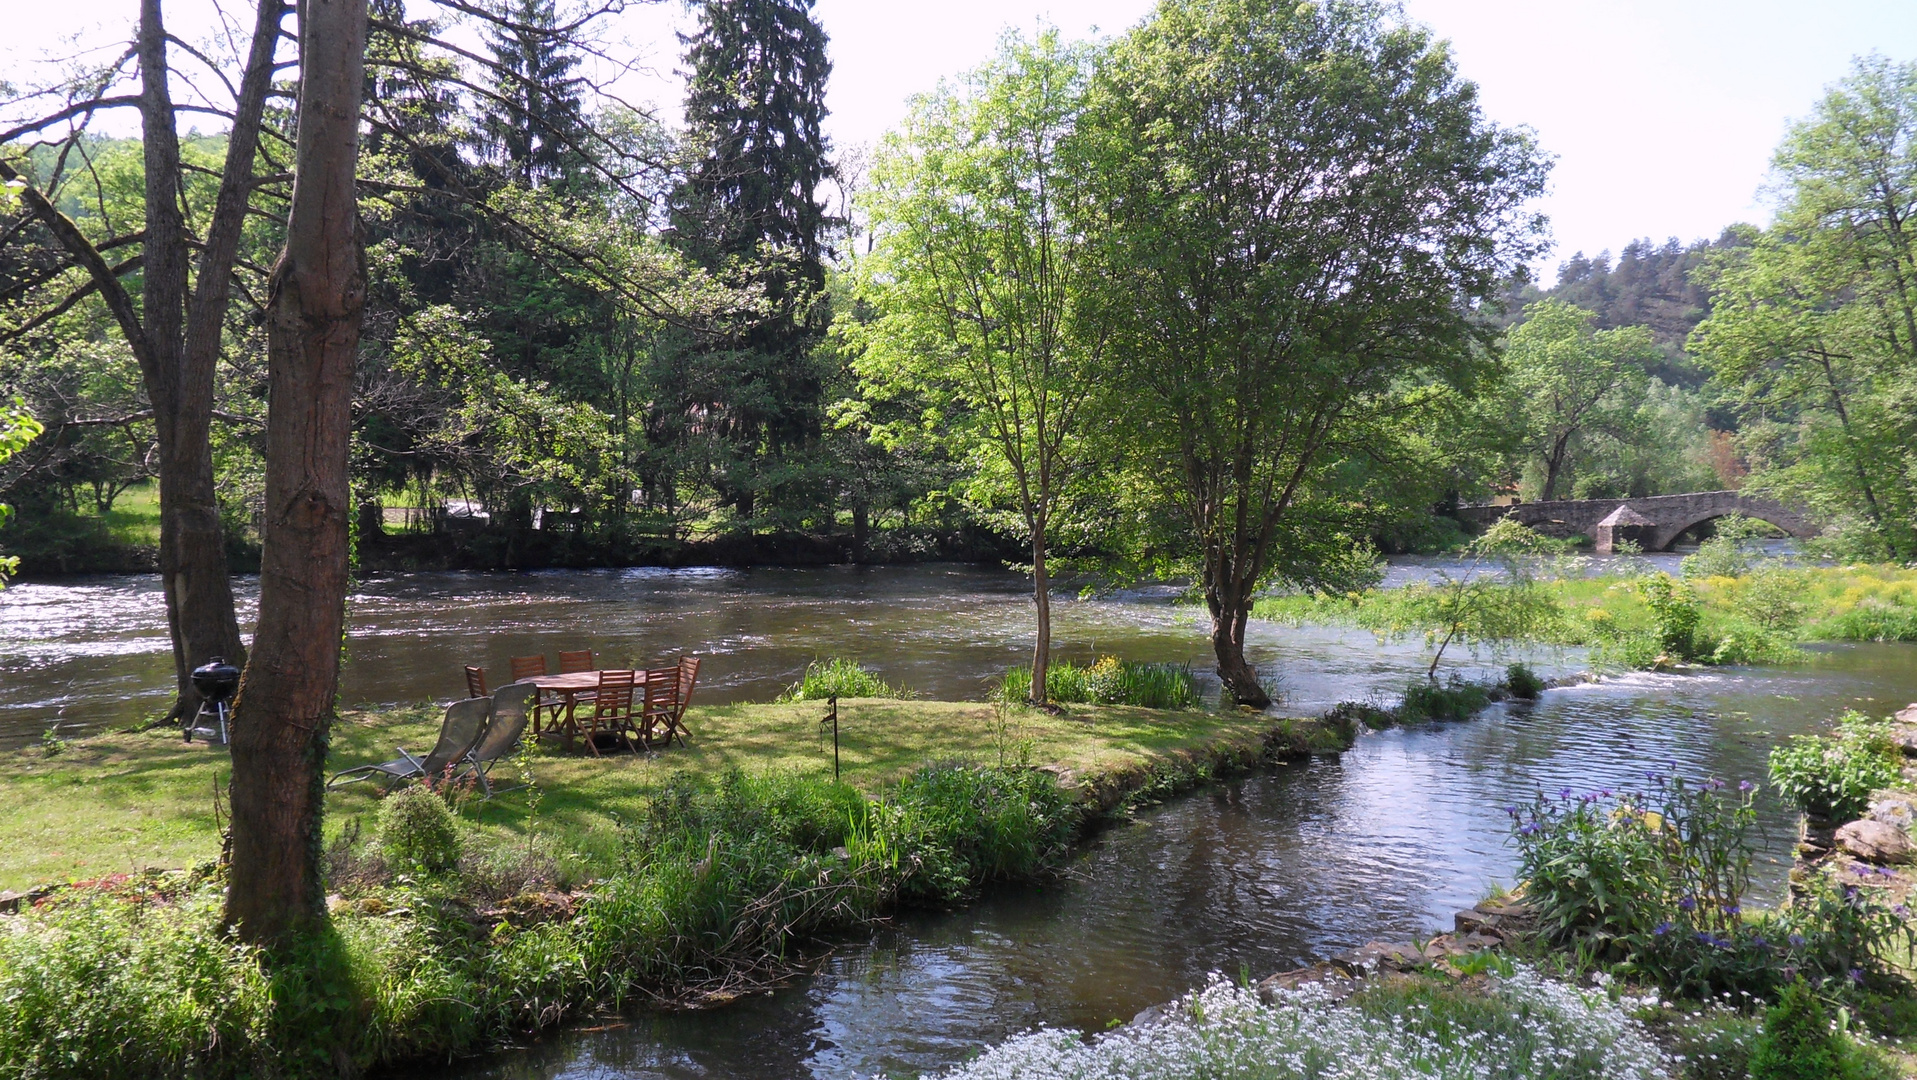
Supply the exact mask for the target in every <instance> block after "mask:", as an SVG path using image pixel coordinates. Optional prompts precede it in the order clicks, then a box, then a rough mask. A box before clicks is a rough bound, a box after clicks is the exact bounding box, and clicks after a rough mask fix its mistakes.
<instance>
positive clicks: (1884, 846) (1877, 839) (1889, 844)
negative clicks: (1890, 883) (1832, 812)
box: [1837, 818, 1911, 863]
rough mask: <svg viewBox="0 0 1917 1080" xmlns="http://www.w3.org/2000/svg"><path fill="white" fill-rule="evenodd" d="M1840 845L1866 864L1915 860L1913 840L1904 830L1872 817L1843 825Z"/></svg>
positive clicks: (1839, 835) (1839, 831) (1846, 851)
mask: <svg viewBox="0 0 1917 1080" xmlns="http://www.w3.org/2000/svg"><path fill="white" fill-rule="evenodd" d="M1837 846H1838V847H1840V848H1842V849H1843V850H1844V852H1845V853H1846V854H1849V855H1851V856H1854V857H1856V858H1859V859H1862V860H1864V861H1865V862H1872V863H1901V862H1909V861H1910V857H1911V848H1910V837H1909V836H1906V835H1905V834H1904V830H1902V829H1900V828H1898V827H1897V826H1895V825H1886V824H1885V823H1883V822H1881V821H1872V820H1870V819H1869V818H1865V819H1864V820H1862V821H1853V822H1851V823H1849V824H1848V825H1843V826H1840V827H1839V828H1838V830H1837Z"/></svg>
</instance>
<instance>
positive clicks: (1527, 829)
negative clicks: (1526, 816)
mask: <svg viewBox="0 0 1917 1080" xmlns="http://www.w3.org/2000/svg"><path fill="white" fill-rule="evenodd" d="M1543 828H1544V825H1543V824H1542V823H1540V822H1536V821H1532V822H1527V823H1526V824H1524V825H1523V826H1521V827H1519V829H1518V832H1519V833H1520V834H1522V835H1524V836H1530V835H1532V834H1533V833H1536V832H1539V831H1541V830H1542V829H1543Z"/></svg>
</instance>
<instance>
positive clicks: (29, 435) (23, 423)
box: [0, 400, 42, 589]
mask: <svg viewBox="0 0 1917 1080" xmlns="http://www.w3.org/2000/svg"><path fill="white" fill-rule="evenodd" d="M41 430H42V428H41V426H40V423H39V421H37V420H35V419H34V418H33V417H32V416H30V415H28V413H27V411H26V409H25V408H23V407H22V406H21V403H20V402H19V401H18V400H15V401H14V403H13V404H12V406H10V407H0V464H5V463H6V460H7V459H8V458H10V457H12V456H13V455H15V454H17V453H19V452H20V450H21V448H22V447H24V446H26V445H27V444H28V443H29V442H32V441H33V437H34V436H36V435H38V434H40V432H41ZM12 514H13V507H11V506H8V505H6V504H5V503H0V525H4V524H6V521H7V518H8V517H10V516H12ZM19 570H20V560H19V559H17V558H8V557H6V556H0V589H4V588H6V585H7V578H8V576H9V575H12V574H16V573H18V572H19Z"/></svg>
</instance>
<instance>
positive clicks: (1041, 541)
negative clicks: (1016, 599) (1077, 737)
mask: <svg viewBox="0 0 1917 1080" xmlns="http://www.w3.org/2000/svg"><path fill="white" fill-rule="evenodd" d="M1032 599H1033V600H1034V601H1035V602H1037V604H1038V637H1037V639H1036V640H1034V641H1033V642H1032V690H1031V700H1032V704H1034V705H1043V704H1045V701H1046V696H1047V695H1046V692H1045V690H1046V681H1045V680H1046V678H1047V677H1048V676H1049V674H1050V673H1051V670H1052V581H1051V575H1050V574H1049V573H1048V572H1047V571H1046V569H1045V526H1044V525H1043V524H1040V525H1038V526H1037V527H1035V528H1034V529H1033V530H1032Z"/></svg>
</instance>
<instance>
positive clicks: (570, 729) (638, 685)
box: [519, 668, 646, 746]
mask: <svg viewBox="0 0 1917 1080" xmlns="http://www.w3.org/2000/svg"><path fill="white" fill-rule="evenodd" d="M608 670H612V671H624V670H625V669H624V668H610V669H608ZM519 681H520V682H529V683H531V684H533V685H534V686H537V687H538V688H539V696H540V697H541V698H544V697H545V696H546V695H547V694H551V695H553V696H554V697H555V698H557V699H558V700H557V701H555V702H553V703H552V704H551V705H550V706H549V707H550V708H551V709H552V715H553V722H554V726H555V728H557V730H558V732H561V733H563V734H564V735H565V736H566V739H567V745H568V746H570V745H571V740H573V739H576V738H578V737H579V724H578V722H577V721H576V720H575V719H574V718H573V715H572V713H573V708H574V707H575V706H576V705H577V704H578V698H579V695H581V694H589V693H591V692H593V691H595V690H597V689H599V672H598V671H572V672H567V673H566V674H564V675H534V676H532V677H531V678H527V679H521V680H519ZM645 686H646V673H645V671H644V670H641V669H635V670H634V671H633V673H632V691H633V694H634V695H643V694H644V693H645ZM539 708H540V707H539V706H535V707H534V708H533V737H534V738H538V737H539ZM562 709H563V710H564V712H565V716H566V718H565V720H564V721H561V720H560V719H559V715H560V712H561V710H562Z"/></svg>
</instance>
